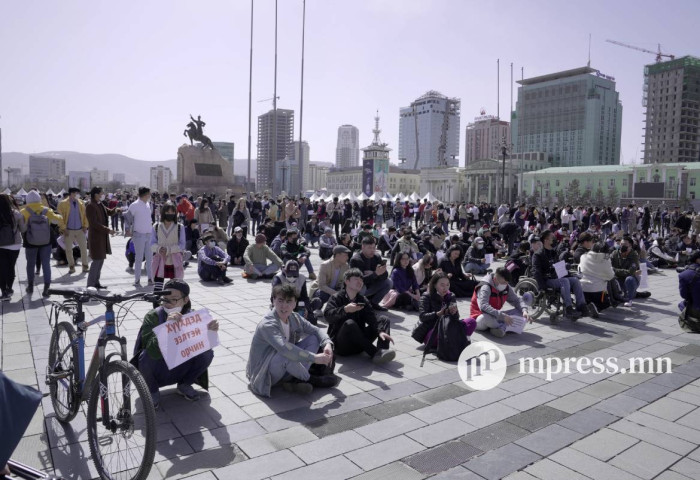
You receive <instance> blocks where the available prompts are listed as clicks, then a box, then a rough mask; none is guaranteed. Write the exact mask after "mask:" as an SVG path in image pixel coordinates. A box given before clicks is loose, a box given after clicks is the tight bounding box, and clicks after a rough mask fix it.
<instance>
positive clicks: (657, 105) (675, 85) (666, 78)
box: [644, 56, 700, 163]
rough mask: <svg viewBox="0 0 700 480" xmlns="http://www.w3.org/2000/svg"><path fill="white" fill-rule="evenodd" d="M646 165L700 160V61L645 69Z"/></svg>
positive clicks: (686, 60) (686, 59)
mask: <svg viewBox="0 0 700 480" xmlns="http://www.w3.org/2000/svg"><path fill="white" fill-rule="evenodd" d="M644 107H646V112H645V113H646V122H645V134H644V163H661V162H663V163H676V162H698V161H700V132H699V131H698V123H700V120H699V119H700V58H697V57H691V56H687V57H682V58H677V59H675V60H670V61H668V62H660V63H656V64H653V65H647V66H646V67H644Z"/></svg>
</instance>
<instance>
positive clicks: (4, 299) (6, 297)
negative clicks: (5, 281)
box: [0, 292, 12, 302]
mask: <svg viewBox="0 0 700 480" xmlns="http://www.w3.org/2000/svg"><path fill="white" fill-rule="evenodd" d="M11 299H12V294H11V293H10V292H3V293H2V296H0V302H7V301H9V300H11Z"/></svg>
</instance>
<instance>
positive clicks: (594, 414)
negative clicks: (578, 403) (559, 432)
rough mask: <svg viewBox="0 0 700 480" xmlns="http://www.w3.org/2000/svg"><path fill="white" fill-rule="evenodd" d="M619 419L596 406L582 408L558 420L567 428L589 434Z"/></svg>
mask: <svg viewBox="0 0 700 480" xmlns="http://www.w3.org/2000/svg"><path fill="white" fill-rule="evenodd" d="M616 420H618V417H616V416H615V415H611V414H609V413H606V412H603V411H601V410H596V409H595V408H589V409H587V410H581V411H580V412H576V413H574V414H573V415H571V416H570V417H567V418H565V419H563V420H560V421H559V422H557V423H558V424H559V425H561V426H562V427H565V428H569V429H571V430H574V431H576V432H579V433H582V434H584V435H589V434H591V433H593V432H595V431H596V430H599V429H601V428H603V427H605V426H607V425H610V424H611V423H612V422H614V421H616Z"/></svg>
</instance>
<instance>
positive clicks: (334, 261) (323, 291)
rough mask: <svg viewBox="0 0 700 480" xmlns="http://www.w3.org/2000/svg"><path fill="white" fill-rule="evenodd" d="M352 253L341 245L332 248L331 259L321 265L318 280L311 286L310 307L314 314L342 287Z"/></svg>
mask: <svg viewBox="0 0 700 480" xmlns="http://www.w3.org/2000/svg"><path fill="white" fill-rule="evenodd" d="M351 253H352V252H351V251H350V249H349V248H347V247H345V246H343V245H336V246H335V247H333V258H330V259H328V260H326V261H324V262H322V263H321V266H320V267H319V269H318V278H317V279H316V280H315V281H314V282H313V283H312V284H311V297H312V300H311V306H312V309H313V311H314V312H316V311H318V310H321V307H322V306H323V304H324V303H326V302H327V301H328V299H329V298H331V296H332V295H335V294H336V293H338V291H339V290H340V289H341V288H342V286H343V274H344V273H345V271H346V270H347V269H348V268H350V267H349V265H348V260H349V258H350V254H351Z"/></svg>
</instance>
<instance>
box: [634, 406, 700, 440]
mask: <svg viewBox="0 0 700 480" xmlns="http://www.w3.org/2000/svg"><path fill="white" fill-rule="evenodd" d="M625 419H626V420H629V421H630V422H635V423H638V424H640V425H644V426H647V427H650V428H653V429H654V430H658V431H660V432H664V433H667V434H669V435H672V436H674V437H678V438H681V439H683V440H687V441H689V442H694V443H695V444H700V430H696V429H694V428H689V427H686V426H684V425H680V424H678V423H673V422H669V421H668V420H664V419H663V418H658V417H655V416H653V415H649V414H646V413H643V412H634V413H632V414H631V415H629V416H628V417H625Z"/></svg>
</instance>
